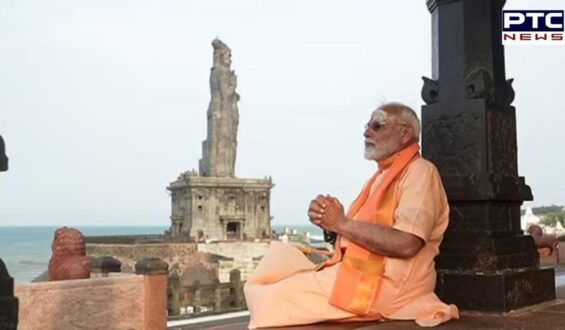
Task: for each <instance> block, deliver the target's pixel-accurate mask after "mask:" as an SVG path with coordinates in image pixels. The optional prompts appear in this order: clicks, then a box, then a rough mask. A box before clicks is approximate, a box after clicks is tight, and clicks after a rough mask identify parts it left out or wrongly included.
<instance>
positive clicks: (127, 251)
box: [86, 240, 270, 285]
mask: <svg viewBox="0 0 565 330" xmlns="http://www.w3.org/2000/svg"><path fill="white" fill-rule="evenodd" d="M269 244H270V243H269V241H266V240H265V241H259V242H238V241H221V242H211V243H167V244H86V253H87V255H90V256H94V257H100V256H105V255H107V256H113V257H115V258H117V259H119V260H120V261H121V262H122V271H123V272H132V271H133V265H134V264H135V262H136V261H137V260H140V259H143V258H146V257H158V258H160V259H163V260H164V261H166V262H167V263H168V264H169V269H171V270H175V269H176V270H177V271H178V273H179V275H181V278H182V282H183V283H182V285H190V284H191V282H192V281H193V280H195V279H196V280H198V281H199V282H200V283H202V284H204V283H211V282H212V281H213V280H214V279H216V278H217V279H219V280H220V282H228V281H229V273H230V271H231V270H233V269H239V270H240V271H241V280H242V281H245V280H247V277H248V276H249V275H250V274H251V273H252V272H253V270H254V269H255V267H256V266H257V263H258V262H259V260H260V259H261V257H262V256H263V255H264V254H265V253H266V252H267V250H268V249H269ZM190 269H193V270H194V274H190V271H189V270H190ZM187 271H188V274H186V272H187ZM203 277H207V279H206V278H203Z"/></svg>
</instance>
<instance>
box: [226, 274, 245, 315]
mask: <svg viewBox="0 0 565 330" xmlns="http://www.w3.org/2000/svg"><path fill="white" fill-rule="evenodd" d="M230 286H231V287H232V289H233V294H234V296H233V301H234V304H235V306H230V307H235V308H246V307H247V306H246V305H247V304H246V303H245V295H244V293H243V282H241V271H240V270H239V269H232V270H230Z"/></svg>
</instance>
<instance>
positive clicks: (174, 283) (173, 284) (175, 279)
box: [168, 271, 182, 316]
mask: <svg viewBox="0 0 565 330" xmlns="http://www.w3.org/2000/svg"><path fill="white" fill-rule="evenodd" d="M168 290H169V297H170V298H169V304H170V305H169V316H177V315H180V307H181V299H180V297H181V293H182V289H181V283H180V276H179V273H178V271H173V272H172V274H171V275H170V276H169V284H168Z"/></svg>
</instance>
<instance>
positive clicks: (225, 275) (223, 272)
mask: <svg viewBox="0 0 565 330" xmlns="http://www.w3.org/2000/svg"><path fill="white" fill-rule="evenodd" d="M269 244H270V242H269V241H261V242H231V241H226V242H212V243H208V244H206V243H199V244H198V251H201V252H208V253H213V254H216V255H221V256H224V257H227V258H230V259H232V260H220V261H219V271H218V277H219V280H220V282H222V283H224V282H229V277H230V271H231V270H233V269H239V270H240V272H241V280H242V281H246V280H247V277H248V276H249V275H251V274H252V273H253V271H254V270H255V267H257V264H258V263H259V260H260V259H261V257H262V256H263V255H264V254H265V253H266V252H267V250H268V249H269Z"/></svg>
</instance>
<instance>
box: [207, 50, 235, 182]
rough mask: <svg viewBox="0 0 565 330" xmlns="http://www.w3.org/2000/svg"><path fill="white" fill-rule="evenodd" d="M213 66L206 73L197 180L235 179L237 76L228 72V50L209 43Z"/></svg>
mask: <svg viewBox="0 0 565 330" xmlns="http://www.w3.org/2000/svg"><path fill="white" fill-rule="evenodd" d="M212 46H213V48H214V65H213V67H212V70H211V73H210V93H211V99H210V105H209V107H208V135H207V138H206V140H204V141H203V142H202V159H200V162H199V170H200V171H199V172H200V175H201V176H212V177H235V158H236V152H237V127H238V125H239V112H238V109H237V102H238V101H239V95H238V94H237V93H236V92H235V87H236V86H237V76H236V75H235V73H234V71H232V70H231V67H230V66H231V50H230V49H229V47H228V46H227V45H226V44H224V43H223V42H222V41H221V40H219V39H214V41H212Z"/></svg>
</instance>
